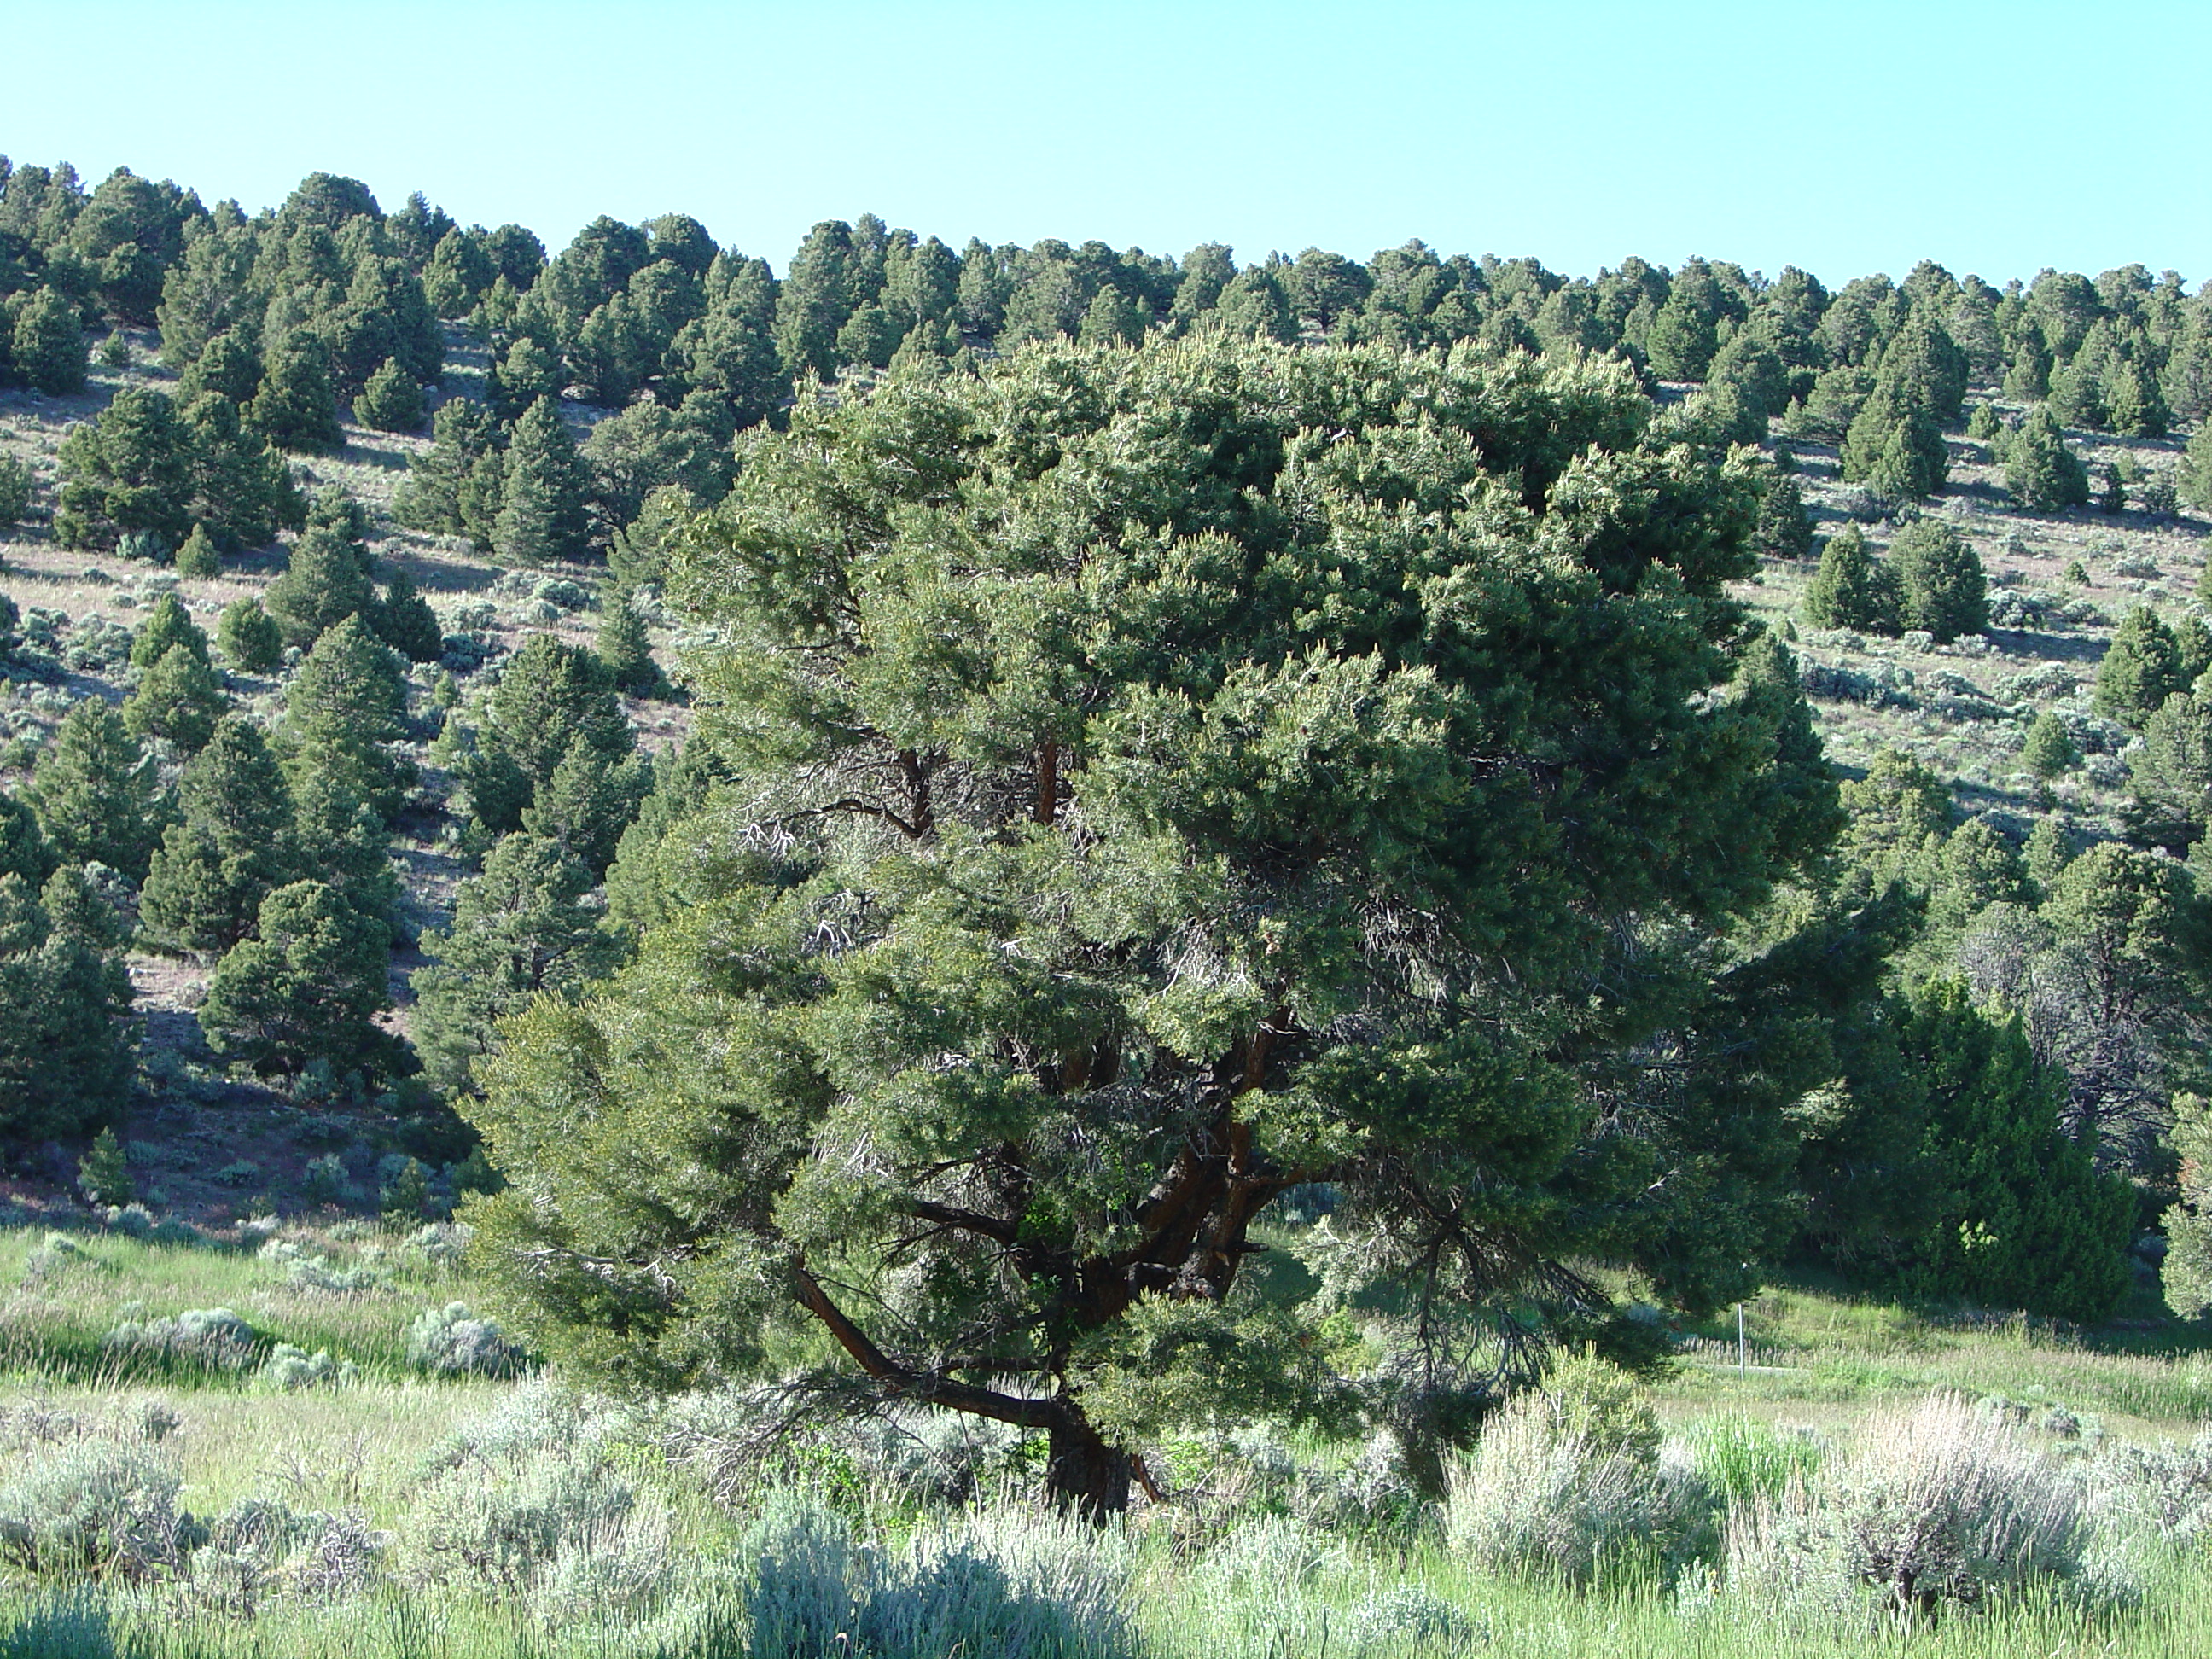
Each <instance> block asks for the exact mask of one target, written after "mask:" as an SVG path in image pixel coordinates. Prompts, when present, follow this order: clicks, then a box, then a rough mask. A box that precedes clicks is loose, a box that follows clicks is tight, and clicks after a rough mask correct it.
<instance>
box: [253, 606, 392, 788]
mask: <svg viewBox="0 0 2212 1659" xmlns="http://www.w3.org/2000/svg"><path fill="white" fill-rule="evenodd" d="M406 732H407V682H406V678H405V675H404V671H403V670H402V668H401V666H400V664H399V659H398V657H396V656H395V655H394V654H393V653H392V651H391V649H390V648H389V647H386V645H385V644H384V643H383V642H382V641H380V640H379V639H377V637H376V636H375V635H374V634H372V633H370V632H369V630H368V624H367V623H364V622H363V621H362V618H361V617H347V618H346V619H345V620H344V621H343V622H342V623H338V625H337V627H335V628H333V629H331V630H330V631H329V632H328V633H326V634H325V635H323V636H322V637H321V638H320V639H319V640H317V641H315V644H314V648H313V650H311V651H309V652H308V653H307V655H306V657H304V658H303V659H301V663H300V670H299V672H298V673H296V674H295V675H294V676H293V677H292V682H291V684H289V685H288V686H286V687H285V689H284V723H283V733H284V737H285V738H286V740H287V742H288V743H289V744H291V745H292V747H293V750H294V753H293V757H292V760H291V763H290V764H289V768H288V769H289V771H290V772H291V773H292V775H293V778H294V782H295V787H297V786H298V784H299V781H300V779H301V775H302V774H310V773H311V774H313V775H319V776H320V777H323V778H325V779H326V780H329V781H331V782H332V783H334V784H336V785H337V786H338V787H342V788H343V789H344V790H346V791H347V792H349V793H351V794H353V795H355V796H356V797H357V798H359V799H361V800H362V801H365V802H367V803H368V805H370V806H371V807H372V808H374V810H375V811H376V812H377V813H378V814H379V815H380V816H381V817H385V818H386V819H389V818H391V817H392V816H393V815H394V814H396V813H397V812H398V810H399V803H400V798H401V796H402V795H403V794H404V792H405V791H406V789H407V788H408V787H410V785H412V783H413V782H414V780H415V767H414V763H413V762H412V761H410V760H408V759H407V758H406V757H404V756H402V755H399V754H398V753H396V752H395V751H394V750H393V749H392V744H394V743H396V742H398V740H399V739H400V738H404V736H405V735H406Z"/></svg>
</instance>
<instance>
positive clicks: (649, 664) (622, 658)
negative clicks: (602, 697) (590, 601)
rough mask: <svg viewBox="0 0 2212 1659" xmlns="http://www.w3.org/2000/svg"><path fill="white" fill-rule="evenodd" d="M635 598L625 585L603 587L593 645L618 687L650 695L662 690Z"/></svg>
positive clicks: (643, 618) (649, 641) (657, 667)
mask: <svg viewBox="0 0 2212 1659" xmlns="http://www.w3.org/2000/svg"><path fill="white" fill-rule="evenodd" d="M593 648H594V649H595V650H597V651H598V653H599V660H600V662H602V663H603V664H605V666H606V671H607V678H609V679H610V680H611V681H612V682H613V683H614V684H615V685H616V686H617V688H619V689H620V690H624V691H627V692H629V693H630V694H631V695H632V696H640V697H649V696H653V694H654V693H655V692H657V691H659V690H660V689H661V684H662V682H661V678H660V665H659V664H658V663H656V662H655V661H653V641H652V639H651V637H650V636H649V635H647V632H646V627H645V617H643V616H642V615H641V613H640V612H639V611H638V608H637V606H636V605H635V593H634V592H633V590H632V589H630V588H629V586H625V585H619V584H618V585H616V586H611V587H609V588H608V589H607V590H606V592H605V594H604V595H603V596H602V597H601V599H600V600H599V639H598V641H596V643H595V645H594V647H593Z"/></svg>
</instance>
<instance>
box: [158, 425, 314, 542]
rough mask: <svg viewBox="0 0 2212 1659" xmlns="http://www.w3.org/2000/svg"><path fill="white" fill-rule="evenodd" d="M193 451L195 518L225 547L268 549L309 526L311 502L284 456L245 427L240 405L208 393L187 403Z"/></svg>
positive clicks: (192, 499) (192, 510)
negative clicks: (282, 533) (279, 537)
mask: <svg viewBox="0 0 2212 1659" xmlns="http://www.w3.org/2000/svg"><path fill="white" fill-rule="evenodd" d="M184 424H185V429H186V431H187V432H188V434H189V435H190V438H191V514H192V517H193V518H194V519H195V520H197V521H198V526H199V527H200V528H201V529H203V530H204V532H206V533H207V534H208V535H209V536H211V537H212V538H214V539H215V541H216V543H217V544H219V545H221V546H224V547H230V548H252V547H266V546H267V545H268V544H270V542H272V541H274V540H275V539H276V532H278V531H279V530H297V529H299V528H300V527H301V526H302V525H303V524H305V523H306V522H307V503H306V502H305V501H303V500H302V499H301V495H300V492H299V490H298V489H296V488H295V487H294V485H293V483H292V475H291V471H290V469H289V467H288V466H287V465H285V462H284V459H283V457H282V456H281V455H279V454H277V453H276V451H275V450H273V449H271V448H270V447H269V444H268V441H266V440H265V439H264V438H263V437H262V436H261V435H260V434H259V433H258V432H256V431H254V430H253V429H252V428H251V427H249V426H247V425H246V423H245V422H244V421H243V420H242V418H241V417H240V414H239V410H238V405H237V404H234V403H232V402H231V400H230V399H229V398H226V397H222V396H221V395H220V394H217V393H214V392H205V393H203V394H201V395H200V396H199V397H197V398H193V399H191V402H189V403H188V404H185V410H184Z"/></svg>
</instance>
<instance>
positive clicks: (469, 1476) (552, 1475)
mask: <svg viewBox="0 0 2212 1659" xmlns="http://www.w3.org/2000/svg"><path fill="white" fill-rule="evenodd" d="M636 1502H637V1494H636V1492H635V1490H634V1489H633V1488H632V1486H630V1484H629V1481H627V1480H623V1478H622V1477H621V1476H619V1475H617V1474H616V1473H615V1472H614V1471H613V1470H612V1469H611V1468H607V1467H606V1465H605V1463H603V1462H599V1460H598V1459H596V1458H592V1457H589V1456H578V1455H570V1454H564V1453H561V1452H538V1453H537V1454H535V1455H529V1456H525V1457H520V1458H513V1459H504V1460H501V1461H499V1462H471V1463H467V1464H463V1465H460V1466H458V1467H456V1468H452V1469H449V1470H447V1472H446V1473H445V1474H442V1475H441V1477H440V1478H439V1479H438V1480H437V1481H435V1483H434V1484H433V1485H432V1486H430V1488H429V1489H428V1491H427V1492H425V1493H424V1494H423V1498H422V1503H421V1504H420V1506H419V1507H418V1508H417V1509H416V1511H415V1513H414V1516H413V1524H412V1528H411V1538H412V1541H413V1543H414V1547H415V1550H416V1556H417V1559H418V1561H419V1563H420V1565H422V1569H423V1570H424V1571H425V1572H426V1573H427V1574H428V1576H429V1577H434V1578H437V1579H441V1580H447V1581H450V1580H454V1579H473V1580H475V1581H476V1582H477V1583H481V1584H483V1585H485V1586H486V1587H488V1588H490V1589H498V1590H503V1591H505V1592H507V1593H508V1594H513V1595H520V1594H526V1593H528V1592H530V1591H531V1590H532V1589H536V1588H537V1587H538V1577H539V1575H540V1574H541V1573H543V1572H544V1571H545V1570H546V1569H547V1568H548V1567H550V1565H552V1564H553V1562H554V1560H555V1559H556V1558H557V1557H558V1556H560V1554H561V1553H562V1549H563V1547H576V1546H581V1547H589V1546H590V1544H591V1543H592V1541H594V1540H599V1539H603V1538H606V1537H610V1536H611V1535H612V1534H613V1532H614V1529H615V1528H617V1527H619V1526H620V1525H621V1524H622V1523H623V1521H624V1519H625V1517H627V1516H629V1512H630V1510H632V1508H633V1507H634V1506H635V1504H636Z"/></svg>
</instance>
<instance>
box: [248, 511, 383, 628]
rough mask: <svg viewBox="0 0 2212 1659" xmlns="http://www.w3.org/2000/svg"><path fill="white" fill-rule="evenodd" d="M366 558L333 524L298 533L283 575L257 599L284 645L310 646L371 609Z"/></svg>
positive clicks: (371, 589) (373, 593)
mask: <svg viewBox="0 0 2212 1659" xmlns="http://www.w3.org/2000/svg"><path fill="white" fill-rule="evenodd" d="M366 557H367V550H366V549H365V548H364V547H362V544H360V543H358V542H356V541H355V540H353V539H352V538H350V537H349V536H348V535H347V534H346V532H344V531H343V529H341V528H339V527H338V526H335V525H331V524H311V525H309V526H307V529H306V530H305V531H303V532H301V536H300V538H299V540H297V541H295V542H294V543H293V544H292V546H291V550H290V552H289V554H288V555H287V556H286V558H285V562H284V574H283V575H281V576H279V577H277V579H276V580H275V581H273V582H271V583H270V584H269V586H268V588H267V590H266V591H265V592H264V593H263V595H262V601H263V604H264V605H265V607H266V608H267V610H268V613H269V615H270V617H271V618H272V619H273V620H274V621H275V622H276V627H277V629H278V630H279V631H280V632H281V633H282V634H283V636H284V643H285V644H287V645H296V646H300V647H307V646H311V645H313V643H314V642H315V641H317V640H319V639H320V638H321V637H322V636H323V635H324V634H325V633H326V632H327V631H329V630H330V629H332V628H335V627H337V625H338V624H339V623H342V622H343V621H345V620H346V619H347V618H348V617H358V616H361V615H363V614H364V613H366V612H368V611H369V610H370V609H371V608H372V607H373V606H374V605H375V603H376V590H375V588H374V586H372V585H371V583H370V581H369V580H368V572H367V570H366V569H365V568H363V566H364V561H365V559H366Z"/></svg>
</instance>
